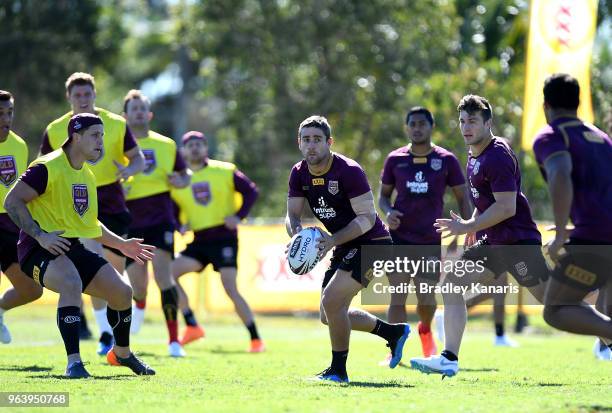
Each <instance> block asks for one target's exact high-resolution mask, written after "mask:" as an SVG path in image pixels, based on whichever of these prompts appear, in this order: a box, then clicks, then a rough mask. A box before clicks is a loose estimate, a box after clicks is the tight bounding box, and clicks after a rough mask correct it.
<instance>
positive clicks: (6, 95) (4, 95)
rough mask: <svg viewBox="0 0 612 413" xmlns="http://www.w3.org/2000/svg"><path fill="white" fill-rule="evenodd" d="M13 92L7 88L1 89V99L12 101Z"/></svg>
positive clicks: (2, 100)
mask: <svg viewBox="0 0 612 413" xmlns="http://www.w3.org/2000/svg"><path fill="white" fill-rule="evenodd" d="M13 100H14V99H13V94H12V93H11V92H9V91H6V90H0V101H1V102H12V101H13Z"/></svg>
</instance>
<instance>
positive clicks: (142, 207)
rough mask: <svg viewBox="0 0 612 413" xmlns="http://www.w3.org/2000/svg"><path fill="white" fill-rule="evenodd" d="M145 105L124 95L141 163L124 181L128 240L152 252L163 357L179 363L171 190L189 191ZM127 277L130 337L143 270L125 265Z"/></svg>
mask: <svg viewBox="0 0 612 413" xmlns="http://www.w3.org/2000/svg"><path fill="white" fill-rule="evenodd" d="M150 107H151V103H150V101H149V99H148V98H147V97H146V96H144V95H143V94H142V93H141V92H140V91H139V90H130V91H129V92H128V94H127V95H126V96H125V99H124V103H123V111H124V116H125V117H126V119H127V123H128V127H129V128H130V130H131V131H132V133H133V134H134V136H135V137H136V139H137V141H138V146H139V147H140V149H141V150H142V152H143V154H144V157H145V169H144V171H142V172H141V173H139V174H136V175H134V176H133V177H131V178H130V179H128V180H127V181H124V183H123V187H124V189H125V190H126V199H127V207H128V209H129V210H130V213H131V215H132V222H131V224H130V230H129V232H128V238H141V239H144V243H145V244H149V245H154V246H156V247H157V250H156V252H155V257H154V258H153V261H152V265H153V275H154V277H155V282H156V283H157V286H158V287H159V289H160V291H161V305H162V309H163V312H164V317H165V318H166V326H167V327H168V335H169V345H168V352H169V354H170V356H173V357H183V356H184V355H185V351H184V350H183V348H182V347H181V345H180V344H179V341H178V324H177V319H176V315H177V307H178V292H177V290H176V283H175V282H174V277H173V276H172V268H171V265H172V259H173V258H174V229H175V226H176V224H175V222H174V213H173V204H172V199H171V198H170V189H171V188H184V187H186V186H187V185H189V180H190V176H189V174H188V173H187V166H186V165H185V162H184V161H183V158H182V156H181V155H180V153H179V151H178V150H177V147H176V142H174V141H173V140H172V139H170V138H167V137H165V136H162V135H160V134H159V133H156V132H153V131H152V130H150V129H149V123H150V121H151V119H152V118H153V113H152V112H151V109H150ZM126 269H127V274H128V276H129V278H130V283H131V284H132V290H133V292H134V301H135V305H134V308H133V309H132V327H131V328H132V332H133V333H136V332H138V330H139V329H140V327H141V325H142V322H143V320H144V309H145V305H146V297H147V285H148V280H149V278H148V271H147V266H143V265H137V263H136V262H135V261H134V260H131V259H129V258H128V259H127V265H126Z"/></svg>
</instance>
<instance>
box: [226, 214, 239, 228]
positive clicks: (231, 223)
mask: <svg viewBox="0 0 612 413" xmlns="http://www.w3.org/2000/svg"><path fill="white" fill-rule="evenodd" d="M224 221H225V227H226V228H227V229H231V230H234V229H236V228H238V224H240V218H239V217H237V216H236V215H230V216H229V217H225V219H224Z"/></svg>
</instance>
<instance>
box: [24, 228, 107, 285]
mask: <svg viewBox="0 0 612 413" xmlns="http://www.w3.org/2000/svg"><path fill="white" fill-rule="evenodd" d="M68 240H69V241H70V242H71V245H70V250H69V251H68V252H67V253H66V256H67V257H68V259H69V260H70V261H72V263H73V264H74V266H75V267H76V269H77V271H78V272H79V276H80V277H81V282H82V284H83V291H85V288H87V286H88V285H89V283H90V282H91V280H93V278H94V277H95V275H96V274H97V273H98V271H99V270H100V268H102V267H103V266H105V265H106V264H108V261H106V260H105V259H104V258H103V257H101V256H100V255H98V254H96V253H95V252H92V251H90V250H88V249H87V248H85V246H84V245H83V244H81V242H80V241H79V240H78V239H77V238H68ZM56 258H57V255H53V254H52V253H50V252H49V251H47V250H46V249H44V248H43V247H41V246H40V245H38V244H36V246H35V247H34V248H32V250H31V251H30V253H29V254H28V255H27V256H26V257H25V258H24V259H23V262H22V263H21V269H22V271H23V272H24V273H25V274H26V275H27V276H28V277H31V278H32V279H33V280H34V281H36V282H37V283H39V284H40V285H42V286H43V287H44V286H45V284H44V277H45V271H46V270H47V266H48V265H49V262H51V261H53V260H54V259H56Z"/></svg>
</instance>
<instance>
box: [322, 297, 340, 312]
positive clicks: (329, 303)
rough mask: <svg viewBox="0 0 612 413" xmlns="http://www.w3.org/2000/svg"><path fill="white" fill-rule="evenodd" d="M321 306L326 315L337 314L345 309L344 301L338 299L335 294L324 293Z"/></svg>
mask: <svg viewBox="0 0 612 413" xmlns="http://www.w3.org/2000/svg"><path fill="white" fill-rule="evenodd" d="M321 305H322V306H323V309H324V310H325V313H330V312H336V311H339V310H340V309H342V307H344V303H343V302H342V300H340V299H338V297H336V296H335V295H334V294H333V293H330V292H324V293H323V297H322V298H321Z"/></svg>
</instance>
